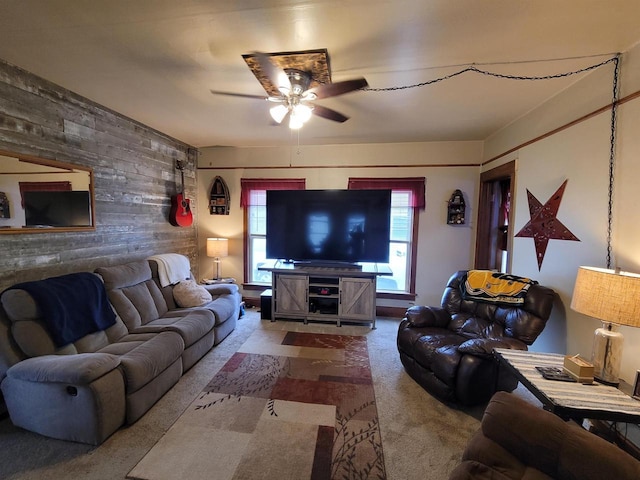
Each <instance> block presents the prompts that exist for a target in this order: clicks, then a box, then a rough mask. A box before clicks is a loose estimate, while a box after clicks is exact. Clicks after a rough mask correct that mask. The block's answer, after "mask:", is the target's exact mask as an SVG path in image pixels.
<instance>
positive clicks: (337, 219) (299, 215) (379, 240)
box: [266, 190, 391, 263]
mask: <svg viewBox="0 0 640 480" xmlns="http://www.w3.org/2000/svg"><path fill="white" fill-rule="evenodd" d="M390 216H391V190H268V191H267V251H266V254H267V258H272V259H278V260H287V261H288V260H293V261H309V262H346V263H356V262H375V263H388V262H389V239H390V230H389V226H390Z"/></svg>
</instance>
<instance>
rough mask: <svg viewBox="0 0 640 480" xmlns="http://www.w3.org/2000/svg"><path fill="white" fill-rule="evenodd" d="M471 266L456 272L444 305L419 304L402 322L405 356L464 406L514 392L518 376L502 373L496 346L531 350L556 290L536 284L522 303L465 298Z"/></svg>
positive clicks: (420, 375)
mask: <svg viewBox="0 0 640 480" xmlns="http://www.w3.org/2000/svg"><path fill="white" fill-rule="evenodd" d="M466 275H467V270H461V271H458V272H456V273H455V274H453V275H452V276H451V278H450V279H449V281H448V282H447V286H446V288H445V290H444V293H443V295H442V306H441V307H429V306H414V307H411V308H409V309H408V310H407V313H406V316H405V318H404V319H403V320H402V321H401V322H400V325H399V329H398V337H397V346H398V352H399V353H400V360H401V361H402V364H403V365H404V367H405V369H406V371H407V372H408V373H409V375H411V377H412V378H413V379H414V380H415V381H416V382H418V383H419V384H420V385H421V386H422V387H423V388H424V389H425V390H427V391H428V392H429V393H431V394H432V395H434V396H436V397H438V398H439V399H441V400H443V401H447V402H453V403H460V404H463V405H476V404H480V403H485V402H487V401H489V399H490V398H491V396H492V395H493V393H494V392H496V391H497V390H507V391H511V390H513V389H514V388H515V387H516V386H517V380H515V378H514V377H510V376H504V377H498V368H497V364H496V362H495V361H494V359H493V356H492V351H493V349H494V348H512V349H517V350H527V346H528V345H531V344H532V343H533V341H534V340H535V339H536V338H537V337H538V335H540V333H541V332H542V330H543V329H544V327H545V325H546V322H547V320H548V318H549V315H550V314H551V309H552V307H553V302H554V299H555V292H554V291H553V290H552V289H550V288H547V287H543V286H541V285H538V284H535V285H531V286H530V288H529V289H528V291H527V293H526V296H525V297H524V304H522V305H520V306H514V305H504V304H501V303H486V302H482V301H475V300H469V299H465V298H464V297H463V287H464V282H465V278H466Z"/></svg>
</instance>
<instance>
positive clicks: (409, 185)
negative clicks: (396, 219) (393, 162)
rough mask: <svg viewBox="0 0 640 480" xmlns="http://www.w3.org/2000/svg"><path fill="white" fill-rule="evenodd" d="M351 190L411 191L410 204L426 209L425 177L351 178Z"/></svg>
mask: <svg viewBox="0 0 640 480" xmlns="http://www.w3.org/2000/svg"><path fill="white" fill-rule="evenodd" d="M348 188H349V189H350V190H367V189H369V190H387V189H390V190H403V191H408V192H411V196H410V198H409V202H410V203H409V206H410V207H417V208H419V209H421V210H424V208H425V205H426V200H425V178H424V177H405V178H349V187H348Z"/></svg>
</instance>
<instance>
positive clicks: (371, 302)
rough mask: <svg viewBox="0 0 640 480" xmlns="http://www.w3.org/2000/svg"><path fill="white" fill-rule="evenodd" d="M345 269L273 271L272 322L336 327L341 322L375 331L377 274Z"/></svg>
mask: <svg viewBox="0 0 640 480" xmlns="http://www.w3.org/2000/svg"><path fill="white" fill-rule="evenodd" d="M287 267H289V266H288V265H287ZM344 267H345V266H344V265H340V268H334V267H327V266H326V265H322V266H320V267H319V266H317V265H315V264H305V265H304V266H302V265H298V266H296V267H294V268H282V269H279V268H274V269H272V270H271V271H272V273H273V284H272V287H273V298H272V302H271V321H276V319H278V318H290V319H298V320H303V321H304V323H305V324H306V323H308V322H309V321H314V320H315V321H331V322H334V321H335V322H336V324H337V325H338V326H341V322H343V321H344V322H355V323H370V324H371V328H376V276H377V275H378V274H377V273H376V272H368V271H363V270H362V269H361V268H357V269H350V268H344Z"/></svg>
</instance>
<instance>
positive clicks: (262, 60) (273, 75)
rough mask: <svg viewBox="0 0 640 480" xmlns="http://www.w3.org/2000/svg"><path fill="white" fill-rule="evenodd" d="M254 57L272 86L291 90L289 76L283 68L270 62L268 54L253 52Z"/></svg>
mask: <svg viewBox="0 0 640 480" xmlns="http://www.w3.org/2000/svg"><path fill="white" fill-rule="evenodd" d="M255 57H256V61H257V62H258V64H259V65H260V69H261V70H262V72H263V73H264V74H265V75H266V76H267V78H268V79H269V81H270V82H271V84H272V85H273V86H274V87H276V88H277V89H278V90H280V89H286V90H287V91H288V90H291V82H290V81H289V76H288V75H287V73H286V72H285V71H284V70H282V69H281V68H279V67H277V66H275V65H274V64H273V63H272V62H271V60H269V55H265V54H264V53H260V52H255Z"/></svg>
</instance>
